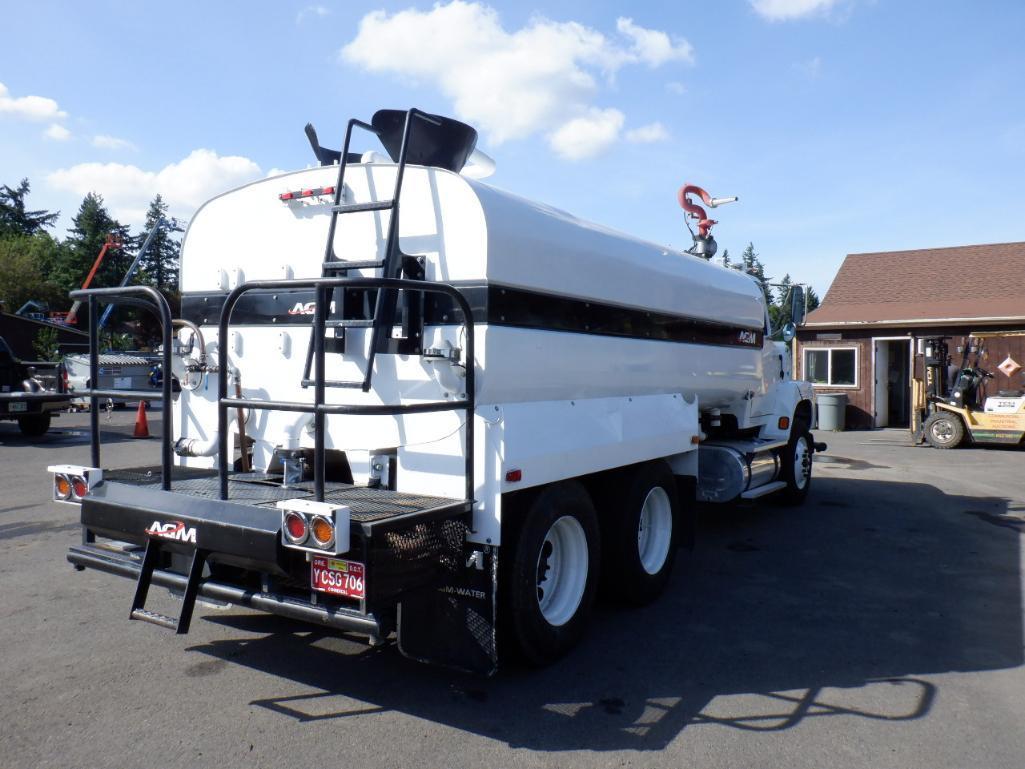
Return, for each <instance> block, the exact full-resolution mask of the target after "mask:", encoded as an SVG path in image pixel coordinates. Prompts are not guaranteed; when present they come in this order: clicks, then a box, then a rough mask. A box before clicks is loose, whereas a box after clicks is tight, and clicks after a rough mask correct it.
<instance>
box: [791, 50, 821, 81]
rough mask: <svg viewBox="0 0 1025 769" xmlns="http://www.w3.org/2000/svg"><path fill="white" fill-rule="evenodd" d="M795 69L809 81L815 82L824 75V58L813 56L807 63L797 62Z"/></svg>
mask: <svg viewBox="0 0 1025 769" xmlns="http://www.w3.org/2000/svg"><path fill="white" fill-rule="evenodd" d="M794 69H796V70H797V71H798V72H800V73H801V74H802V75H804V76H805V77H807V78H808V79H809V80H815V79H816V78H817V77H818V76H819V75H821V74H822V58H821V57H819V56H813V57H812V58H810V59H807V60H805V61H799V62H796V63H795V64H794Z"/></svg>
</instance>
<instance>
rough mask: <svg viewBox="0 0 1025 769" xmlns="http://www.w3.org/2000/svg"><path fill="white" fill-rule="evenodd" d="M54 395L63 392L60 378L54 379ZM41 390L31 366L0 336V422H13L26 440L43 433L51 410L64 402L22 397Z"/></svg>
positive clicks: (59, 407)
mask: <svg viewBox="0 0 1025 769" xmlns="http://www.w3.org/2000/svg"><path fill="white" fill-rule="evenodd" d="M55 384H56V387H57V392H63V378H62V377H61V376H57V377H55ZM44 391H45V388H44V386H43V382H42V381H41V380H40V378H39V377H38V376H37V375H36V369H35V367H34V366H32V365H30V364H28V363H25V362H23V361H20V360H18V359H17V358H15V357H14V354H13V353H12V352H11V348H10V347H9V346H8V345H7V342H5V341H4V339H3V337H0V420H15V421H17V423H18V429H19V430H21V432H22V434H23V435H25V436H26V437H29V438H36V437H38V436H40V435H44V434H46V432H47V430H49V429H50V422H51V420H52V418H53V414H54V412H55V411H58V410H60V409H61V408H63V407H64V406H65V405H67V402H66V401H63V402H62V401H43V400H38V399H32V398H27V397H25V396H26V395H28V394H30V393H32V394H41V393H43V392H44Z"/></svg>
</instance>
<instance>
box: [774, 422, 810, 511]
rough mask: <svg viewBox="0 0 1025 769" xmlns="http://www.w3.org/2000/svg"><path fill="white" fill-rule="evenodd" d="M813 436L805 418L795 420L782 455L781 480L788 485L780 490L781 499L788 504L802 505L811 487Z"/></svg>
mask: <svg viewBox="0 0 1025 769" xmlns="http://www.w3.org/2000/svg"><path fill="white" fill-rule="evenodd" d="M812 451H813V448H812V438H811V433H810V432H808V424H807V423H806V422H805V421H804V420H798V419H795V420H794V424H793V428H792V429H791V430H790V440H789V441H787V446H786V448H785V449H783V455H782V456H781V457H780V461H781V464H782V468H781V470H780V480H782V481H785V482H786V484H787V487H786V488H785V489H783V490H782V491H781V492H780V499H781V501H782V502H783V503H784V504H787V505H800V504H802V503H803V502H804V500H805V498H806V497H807V496H808V489H810V488H811V458H812Z"/></svg>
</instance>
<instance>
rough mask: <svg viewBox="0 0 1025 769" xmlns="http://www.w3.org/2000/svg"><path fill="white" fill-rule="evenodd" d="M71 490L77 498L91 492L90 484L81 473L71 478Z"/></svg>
mask: <svg viewBox="0 0 1025 769" xmlns="http://www.w3.org/2000/svg"><path fill="white" fill-rule="evenodd" d="M71 491H72V493H74V495H75V497H76V498H78V499H81V498H82V497H84V496H85V495H86V494H88V493H89V484H88V483H87V482H86V480H85V478H83V477H82V476H81V475H76V476H74V477H72V479H71Z"/></svg>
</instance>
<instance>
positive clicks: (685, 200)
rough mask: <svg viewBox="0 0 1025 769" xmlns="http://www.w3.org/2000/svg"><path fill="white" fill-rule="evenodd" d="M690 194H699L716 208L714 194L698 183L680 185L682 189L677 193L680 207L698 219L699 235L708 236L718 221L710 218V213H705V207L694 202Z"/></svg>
mask: <svg viewBox="0 0 1025 769" xmlns="http://www.w3.org/2000/svg"><path fill="white" fill-rule="evenodd" d="M688 195H698V196H700V197H701V200H703V201H704V202H705V203H706V204H707V205H710V206H712V207H713V208H714V207H715V204H714V203H713V202H712V196H711V195H709V194H708V193H707V192H705V191H704V190H703V189H701V188H700V187H698V186H697V185H696V184H685V185H683V186H682V187H680V191H679V192H678V193H677V195H676V199H677V200H679V201H680V208H682V209H683V210H684V211H686V212H687V213H688V214H690V217H691V218H692V219H697V220H698V235H700V236H701V237H703V238H707V237H708V233H709V232H711V230H712V225H713V224H717V222H716V221H714V220H713V219H709V218H708V214H706V213H705V209H703V208H702V207H701V206H699V205H697V204H696V203H692V202H691V200H690V198H689V197H687V196H688Z"/></svg>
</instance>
